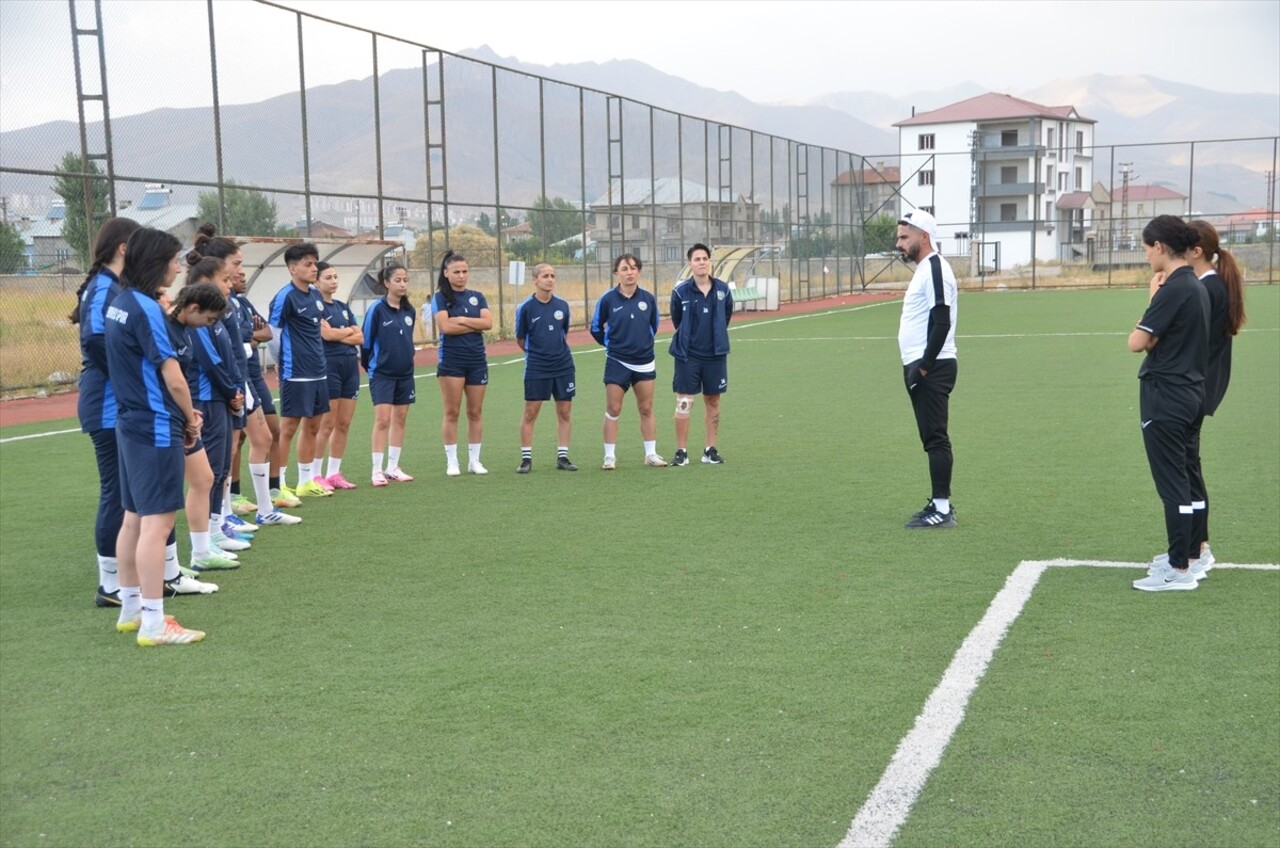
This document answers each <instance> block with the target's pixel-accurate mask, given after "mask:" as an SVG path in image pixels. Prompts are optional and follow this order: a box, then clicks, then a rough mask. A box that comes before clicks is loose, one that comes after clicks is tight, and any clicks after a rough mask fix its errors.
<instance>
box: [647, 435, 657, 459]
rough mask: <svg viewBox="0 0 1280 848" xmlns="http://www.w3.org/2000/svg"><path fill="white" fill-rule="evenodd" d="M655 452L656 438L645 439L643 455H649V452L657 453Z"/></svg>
mask: <svg viewBox="0 0 1280 848" xmlns="http://www.w3.org/2000/svg"><path fill="white" fill-rule="evenodd" d="M657 452H658V440H657V439H645V442H644V455H645V456H648V455H649V454H651V453H657Z"/></svg>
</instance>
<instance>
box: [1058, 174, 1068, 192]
mask: <svg viewBox="0 0 1280 848" xmlns="http://www.w3.org/2000/svg"><path fill="white" fill-rule="evenodd" d="M1066 190H1067V175H1066V174H1065V173H1064V174H1058V191H1066Z"/></svg>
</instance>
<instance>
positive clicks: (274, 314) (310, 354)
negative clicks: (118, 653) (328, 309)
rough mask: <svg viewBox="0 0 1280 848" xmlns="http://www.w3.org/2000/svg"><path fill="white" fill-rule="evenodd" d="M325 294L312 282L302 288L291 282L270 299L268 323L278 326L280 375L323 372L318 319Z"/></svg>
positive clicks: (310, 375) (298, 377) (289, 377)
mask: <svg viewBox="0 0 1280 848" xmlns="http://www.w3.org/2000/svg"><path fill="white" fill-rule="evenodd" d="M322 318H324V298H323V297H322V296H321V295H320V290H319V289H317V288H316V287H315V286H308V287H307V290H306V291H302V290H301V289H299V288H298V287H297V286H295V285H294V284H293V283H292V282H289V283H286V284H285V286H284V288H282V289H280V291H279V292H277V293H276V296H275V297H273V298H272V299H271V318H270V321H269V323H270V324H271V326H273V327H278V328H279V329H280V362H279V366H280V379H281V380H318V379H323V378H324V377H325V376H326V374H327V371H326V368H325V363H324V344H323V343H322V341H321V339H320V321H321V319H322Z"/></svg>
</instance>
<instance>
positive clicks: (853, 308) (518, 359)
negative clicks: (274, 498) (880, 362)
mask: <svg viewBox="0 0 1280 848" xmlns="http://www.w3.org/2000/svg"><path fill="white" fill-rule="evenodd" d="M894 302H895V301H893V300H885V301H879V302H877V303H869V304H865V305H863V306H850V307H846V308H844V309H828V310H826V311H825V312H806V313H803V314H801V315H789V316H787V317H786V318H774V319H772V320H769V321H752V322H751V323H749V324H737V325H730V327H729V331H730V332H733V331H735V330H746V329H749V328H751V327H762V326H764V325H765V324H777V323H779V322H782V321H798V320H801V319H803V318H819V317H822V316H826V315H839V314H841V313H844V312H858V311H860V310H863V309H870V308H871V307H873V306H880V305H882V304H885V303H894ZM659 342H660V343H670V339H660V340H659ZM603 350H604V348H602V347H594V348H588V349H587V350H579V351H576V352H575V353H574V356H578V355H580V354H585V353H601V352H602V351H603ZM521 362H524V357H523V356H519V357H516V358H515V359H507V360H504V361H502V362H494V363H491V365H495V366H502V365H516V364H517V363H521ZM435 375H436V372H434V371H430V372H427V373H425V374H415V375H414V377H413V379H415V380H424V379H426V378H428V377H434V376H435ZM368 387H369V384H368V383H361V384H360V388H362V389H367V388H368ZM275 401H276V405H277V406H278V405H279V403H280V398H278V397H277V398H276V399H275ZM79 432H80V429H79V428H76V429H74V430H50V431H48V432H45V433H28V434H27V435H25V436H9V437H8V438H5V439H0V445H7V444H8V443H10V442H22V441H26V440H27V439H43V438H45V437H47V436H62V435H65V434H67V433H79Z"/></svg>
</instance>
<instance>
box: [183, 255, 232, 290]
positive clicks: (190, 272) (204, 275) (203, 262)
mask: <svg viewBox="0 0 1280 848" xmlns="http://www.w3.org/2000/svg"><path fill="white" fill-rule="evenodd" d="M192 257H195V262H192V261H191V259H192ZM226 266H227V263H226V262H223V261H222V260H221V259H219V258H217V257H216V256H201V255H200V254H198V253H196V252H195V251H194V250H193V251H191V252H190V253H188V254H187V285H188V286H191V285H194V284H195V283H198V282H200V281H201V280H213V276H214V275H215V274H217V273H218V272H219V271H221V270H222V269H223V268H225V267H226Z"/></svg>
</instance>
